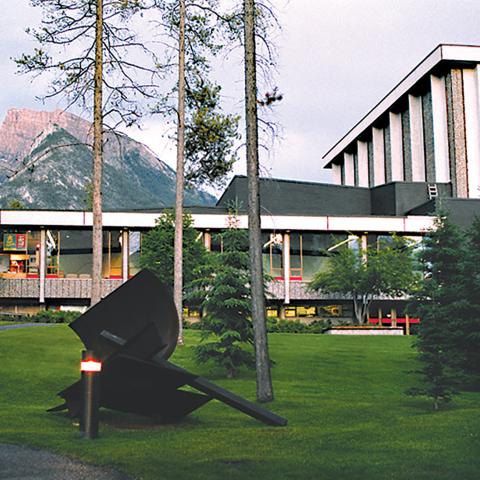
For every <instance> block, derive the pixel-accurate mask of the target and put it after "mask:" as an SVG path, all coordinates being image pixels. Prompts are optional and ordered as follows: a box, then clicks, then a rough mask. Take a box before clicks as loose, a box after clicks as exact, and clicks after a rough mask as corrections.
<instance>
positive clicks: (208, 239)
mask: <svg viewBox="0 0 480 480" xmlns="http://www.w3.org/2000/svg"><path fill="white" fill-rule="evenodd" d="M203 244H204V245H205V249H206V250H208V251H209V252H210V251H211V250H212V234H211V233H210V232H209V231H205V232H204V233H203Z"/></svg>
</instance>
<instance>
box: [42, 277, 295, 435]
mask: <svg viewBox="0 0 480 480" xmlns="http://www.w3.org/2000/svg"><path fill="white" fill-rule="evenodd" d="M70 327H71V328H72V329H73V330H74V331H75V332H76V333H77V335H78V336H79V337H80V338H81V340H82V341H83V343H84V345H85V347H86V348H87V349H88V350H93V351H94V352H95V353H96V355H97V356H98V357H99V358H100V360H101V361H102V363H103V368H102V372H101V395H100V406H102V407H106V408H110V409H113V410H119V411H122V412H131V413H136V414H141V415H146V416H150V417H153V418H155V419H157V420H159V421H173V420H178V419H180V418H182V417H184V416H186V415H188V414H189V413H190V412H192V411H194V410H196V409H197V408H199V407H201V406H202V405H204V404H205V403H207V402H208V401H210V400H212V398H215V399H217V400H220V401H221V402H223V403H226V404H227V405H230V406H231V407H233V408H236V409H237V410H240V411H242V412H244V413H246V414H247V415H250V416H252V417H254V418H256V419H258V420H260V421H262V422H264V423H266V424H269V425H276V426H283V425H286V424H287V420H286V419H284V418H282V417H280V416H278V415H276V414H274V413H272V412H270V411H268V410H266V409H264V408H261V407H259V406H258V405H255V404H254V403H252V402H249V401H248V400H245V399H244V398H242V397H239V396H238V395H235V394H233V393H232V392H229V391H228V390H225V389H223V388H221V387H219V386H218V385H215V384H213V383H211V382H209V381H208V380H206V379H205V378H202V377H200V376H198V375H195V374H193V373H190V372H188V371H186V370H184V369H183V368H180V367H178V366H176V365H173V364H172V363H170V362H169V361H168V358H169V357H170V355H171V354H172V353H173V351H174V350H175V347H176V344H177V338H178V316H177V311H176V309H175V305H174V303H173V300H172V298H171V295H170V293H169V291H168V289H167V288H166V287H165V285H163V284H162V283H161V282H159V281H158V279H157V278H156V277H155V275H154V274H153V273H152V272H150V271H149V270H142V271H141V272H140V273H138V274H137V275H135V277H133V278H132V279H130V280H129V281H128V282H126V283H125V284H123V285H122V286H121V287H120V288H118V289H117V290H115V291H114V292H113V293H111V294H110V295H108V296H107V297H106V298H104V299H103V300H102V301H101V302H99V303H98V304H97V305H95V306H94V307H92V308H90V309H89V310H88V311H87V312H86V313H84V314H83V315H82V316H81V317H79V318H78V319H77V320H75V321H74V322H72V323H71V324H70ZM186 385H188V386H190V387H193V388H194V389H196V390H198V391H199V392H202V393H194V392H191V391H186V390H182V389H181V388H182V387H184V386H186ZM81 394H82V392H81V383H80V381H78V382H76V383H74V384H73V385H71V386H70V387H68V388H66V389H65V390H63V391H61V392H60V393H59V394H58V395H59V396H60V397H62V398H63V399H64V400H65V403H64V404H63V405H60V406H58V407H54V408H52V409H51V410H50V411H60V410H65V409H68V411H69V414H70V415H71V416H74V417H78V416H80V411H81V398H82V396H81Z"/></svg>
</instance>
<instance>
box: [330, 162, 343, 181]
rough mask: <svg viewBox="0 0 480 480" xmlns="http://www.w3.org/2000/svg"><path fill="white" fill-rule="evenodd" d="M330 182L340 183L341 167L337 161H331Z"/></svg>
mask: <svg viewBox="0 0 480 480" xmlns="http://www.w3.org/2000/svg"><path fill="white" fill-rule="evenodd" d="M332 182H333V183H334V184H335V185H341V184H342V167H341V165H339V164H338V163H332Z"/></svg>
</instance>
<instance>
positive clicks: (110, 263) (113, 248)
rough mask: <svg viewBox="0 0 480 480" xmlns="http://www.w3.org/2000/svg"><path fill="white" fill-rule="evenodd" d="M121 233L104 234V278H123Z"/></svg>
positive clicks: (108, 232)
mask: <svg viewBox="0 0 480 480" xmlns="http://www.w3.org/2000/svg"><path fill="white" fill-rule="evenodd" d="M120 238H121V232H120V231H119V230H111V231H104V232H103V258H102V276H103V278H122V245H121V240H120Z"/></svg>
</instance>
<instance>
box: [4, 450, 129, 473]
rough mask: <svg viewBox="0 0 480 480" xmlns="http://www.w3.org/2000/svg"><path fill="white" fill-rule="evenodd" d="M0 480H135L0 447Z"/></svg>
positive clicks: (53, 457)
mask: <svg viewBox="0 0 480 480" xmlns="http://www.w3.org/2000/svg"><path fill="white" fill-rule="evenodd" d="M0 480H132V478H131V477H127V476H126V475H123V474H122V473H119V472H117V471H115V470H110V469H107V468H100V467H95V466H93V465H88V464H85V463H82V462H79V461H77V460H72V459H70V458H68V457H64V456H62V455H56V454H53V453H49V452H45V451H43V450H37V449H34V448H27V447H20V446H16V445H5V444H0Z"/></svg>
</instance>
